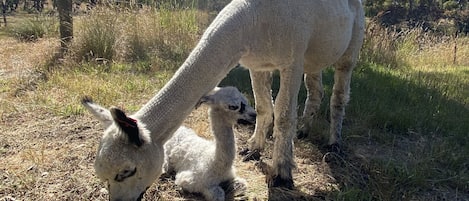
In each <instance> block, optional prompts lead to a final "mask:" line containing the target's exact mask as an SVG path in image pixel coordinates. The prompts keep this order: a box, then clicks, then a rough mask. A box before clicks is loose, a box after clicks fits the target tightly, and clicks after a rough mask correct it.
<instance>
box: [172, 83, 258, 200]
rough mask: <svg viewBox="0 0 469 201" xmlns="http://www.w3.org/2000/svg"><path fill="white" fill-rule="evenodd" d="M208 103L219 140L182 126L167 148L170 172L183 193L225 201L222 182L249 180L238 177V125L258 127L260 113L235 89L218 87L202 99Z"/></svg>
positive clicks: (204, 102)
mask: <svg viewBox="0 0 469 201" xmlns="http://www.w3.org/2000/svg"><path fill="white" fill-rule="evenodd" d="M199 104H207V105H208V106H209V107H210V108H209V118H210V123H211V129H212V133H213V135H214V138H215V140H214V141H210V140H207V139H204V138H201V137H199V136H198V135H197V134H196V133H195V132H194V131H193V130H191V129H189V128H187V127H184V126H181V127H180V128H179V129H178V130H177V131H176V133H175V134H174V136H173V137H172V138H170V139H169V140H168V141H167V142H166V144H165V145H164V149H165V164H164V165H163V168H164V170H165V171H166V172H172V171H175V172H176V181H175V183H176V184H177V185H179V186H181V187H182V189H183V190H185V191H188V192H192V193H196V192H198V193H202V194H203V196H204V197H205V199H206V200H216V201H220V200H225V192H224V190H223V189H222V188H221V187H220V183H222V182H226V181H229V182H230V181H235V182H241V184H242V185H245V181H244V180H242V179H239V178H235V177H236V176H235V170H234V167H233V160H234V159H235V155H236V144H235V138H234V134H233V126H234V125H235V124H237V123H238V124H254V123H255V120H256V112H255V110H254V108H252V107H251V106H249V105H247V100H246V98H245V97H244V96H243V94H241V92H239V91H238V89H237V88H235V87H224V88H215V89H214V90H213V91H212V92H210V93H209V94H208V95H206V96H204V97H202V99H201V100H200V101H199V103H198V105H199Z"/></svg>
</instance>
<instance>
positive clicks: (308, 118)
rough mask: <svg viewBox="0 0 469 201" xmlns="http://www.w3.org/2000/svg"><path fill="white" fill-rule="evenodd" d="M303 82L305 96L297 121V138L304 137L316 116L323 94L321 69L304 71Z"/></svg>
mask: <svg viewBox="0 0 469 201" xmlns="http://www.w3.org/2000/svg"><path fill="white" fill-rule="evenodd" d="M305 68H307V67H305ZM304 82H305V87H306V90H307V98H306V101H305V109H304V110H303V116H302V117H301V119H300V123H299V124H300V125H299V128H300V130H299V131H298V138H305V137H307V136H308V134H309V132H310V131H311V127H312V124H313V120H314V118H316V117H317V113H318V112H319V108H320V106H321V100H322V97H323V95H324V89H323V86H322V73H321V71H319V72H316V73H305V76H304Z"/></svg>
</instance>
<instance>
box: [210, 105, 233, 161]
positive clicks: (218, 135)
mask: <svg viewBox="0 0 469 201" xmlns="http://www.w3.org/2000/svg"><path fill="white" fill-rule="evenodd" d="M210 125H211V127H212V133H213V135H214V138H215V144H216V147H215V158H214V161H216V162H217V163H220V164H219V165H217V167H218V168H222V167H224V169H226V168H228V167H231V166H232V165H233V160H234V159H235V156H236V144H235V138H234V133H233V124H232V123H231V122H227V121H226V120H225V117H224V113H223V112H220V111H218V112H215V111H210Z"/></svg>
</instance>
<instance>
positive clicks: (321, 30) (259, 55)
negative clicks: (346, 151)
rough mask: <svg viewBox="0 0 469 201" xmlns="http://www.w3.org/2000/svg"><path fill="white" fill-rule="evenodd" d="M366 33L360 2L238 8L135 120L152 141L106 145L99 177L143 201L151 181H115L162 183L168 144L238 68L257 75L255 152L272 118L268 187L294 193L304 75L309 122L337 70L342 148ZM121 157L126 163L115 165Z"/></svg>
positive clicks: (295, 1)
mask: <svg viewBox="0 0 469 201" xmlns="http://www.w3.org/2000/svg"><path fill="white" fill-rule="evenodd" d="M363 32H364V13H363V8H362V5H361V1H360V0H328V1H319V0H233V1H231V2H230V3H229V4H228V5H227V6H226V7H225V8H224V9H223V10H222V11H221V12H220V13H219V15H218V16H217V17H216V18H215V20H214V21H213V22H212V24H211V25H210V26H209V27H208V28H207V30H206V31H205V33H204V34H203V36H202V38H201V40H200V41H199V43H198V44H197V46H196V47H195V48H194V50H193V51H192V52H191V54H190V55H189V57H188V58H187V59H186V61H185V62H184V63H183V64H182V66H181V67H180V68H179V69H178V71H177V72H176V73H175V75H174V76H173V77H172V78H171V80H170V81H169V82H168V83H167V84H166V85H165V86H164V87H163V88H162V89H161V90H160V91H159V92H158V94H156V96H154V97H153V98H152V99H151V100H150V101H149V102H148V103H146V104H145V105H144V106H143V107H142V108H141V109H140V110H139V111H138V112H137V113H136V114H135V115H133V116H132V119H135V120H136V122H137V124H136V125H137V126H138V127H139V128H140V125H146V129H147V130H148V131H149V133H150V139H151V142H148V143H138V144H135V143H123V141H125V140H122V139H125V138H126V137H123V138H119V137H114V138H109V137H108V138H106V137H105V138H103V140H102V141H101V148H100V149H99V150H98V154H97V156H96V161H95V164H96V165H95V167H98V168H97V169H102V170H106V173H104V172H102V171H98V170H97V174H98V175H99V176H100V177H101V178H105V179H106V180H107V181H110V182H109V187H110V189H111V190H110V195H111V197H112V198H116V199H117V198H120V197H125V198H133V199H137V198H138V196H139V195H140V194H141V193H142V192H144V191H145V188H146V187H148V186H149V184H148V183H147V182H141V183H140V182H137V181H136V182H137V183H136V182H134V180H133V179H131V177H133V176H129V177H126V178H127V179H120V180H121V181H118V180H116V179H115V178H116V177H117V176H118V175H122V173H125V170H127V171H128V170H129V169H130V170H134V169H132V168H137V169H136V172H137V173H138V171H139V170H140V169H142V168H144V169H145V168H147V169H145V171H151V174H150V173H148V174H149V176H147V177H146V178H150V177H151V178H150V179H156V178H157V177H158V176H159V175H160V173H161V167H162V164H163V162H162V161H163V153H162V149H163V148H162V146H163V144H164V143H165V142H166V141H167V140H168V139H169V138H170V137H171V136H172V135H173V133H174V131H176V130H177V129H178V128H179V126H180V125H181V123H182V122H183V120H184V119H185V118H186V116H187V115H188V114H189V113H190V112H191V111H192V109H193V108H194V106H195V105H196V103H197V101H198V100H200V98H201V97H202V96H203V95H204V94H206V93H208V92H209V91H210V90H211V89H213V88H214V87H215V86H216V85H217V84H218V83H219V82H220V81H221V80H222V79H223V77H225V76H226V74H228V72H229V71H230V70H231V69H232V68H233V67H234V66H235V65H237V64H238V62H239V63H241V64H243V66H246V67H248V68H249V69H250V72H251V77H252V85H253V90H254V97H255V99H256V111H257V113H258V117H257V120H256V122H257V123H256V124H257V126H256V130H255V134H254V136H253V137H252V138H251V139H252V140H251V146H250V147H251V149H252V150H253V149H259V150H261V149H263V147H264V143H263V142H264V140H265V139H264V136H265V132H266V130H267V127H268V126H269V125H270V123H271V122H272V121H273V120H272V116H273V117H274V120H275V124H274V129H273V136H274V138H275V141H274V150H273V155H274V157H273V158H274V160H273V164H272V166H273V168H272V171H271V173H272V174H271V175H269V176H268V181H269V182H268V183H269V186H284V187H290V188H291V187H293V179H292V168H293V167H294V162H293V137H294V135H295V132H296V116H297V111H296V106H297V99H298V98H297V95H298V91H299V88H300V85H301V79H302V77H303V75H304V76H305V80H306V86H307V88H308V90H309V91H308V100H307V102H306V109H305V113H306V115H305V118H304V119H309V118H310V117H309V116H310V115H311V114H314V111H315V106H317V105H318V104H319V100H320V97H321V94H322V93H317V91H322V87H321V70H322V69H323V68H324V67H326V66H329V65H332V64H335V69H336V71H335V75H334V77H335V80H334V82H335V83H334V89H333V93H332V99H331V128H330V129H331V137H330V143H331V144H337V143H340V137H339V136H340V133H341V127H342V119H343V116H344V107H345V105H346V103H347V101H348V97H349V91H350V80H351V73H352V69H353V68H354V66H355V63H356V61H357V57H358V52H359V49H360V46H361V44H362V40H363ZM274 70H278V71H279V72H280V80H281V83H280V90H279V93H278V96H277V98H276V100H275V103H276V104H275V107H273V106H272V101H271V92H270V79H269V77H270V72H271V71H274ZM272 114H273V115H272ZM107 135H109V136H126V134H125V132H122V128H119V124H117V123H112V124H111V125H109V127H108V128H107V129H106V131H105V136H107ZM134 136H135V135H134ZM136 136H137V137H139V136H140V135H136ZM134 141H135V140H134ZM136 141H137V142H138V140H136ZM145 142H146V141H145ZM138 145H140V146H138ZM148 146H153V147H154V148H155V149H158V150H161V153H159V151H158V153H156V154H155V151H153V150H154V149H149V148H147V147H148ZM106 147H119V149H116V150H109V149H106ZM156 147H158V148H156ZM116 156H118V159H119V161H117V162H116V161H114V160H111V158H117V157H116ZM122 164H125V165H122ZM155 164H156V165H155ZM130 172H133V171H130ZM137 173H135V174H132V175H136V174H137ZM119 178H121V177H119ZM127 180H129V182H127ZM130 181H132V182H130ZM137 184H138V185H137ZM136 186H138V187H136ZM129 189H131V190H129ZM124 194H125V195H124Z"/></svg>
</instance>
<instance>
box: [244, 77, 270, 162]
mask: <svg viewBox="0 0 469 201" xmlns="http://www.w3.org/2000/svg"><path fill="white" fill-rule="evenodd" d="M250 75H251V83H252V90H253V93H254V99H255V104H256V112H257V119H256V128H255V130H254V134H253V135H252V136H251V138H250V139H249V140H248V142H249V151H248V152H250V153H246V154H247V155H248V156H247V157H245V158H244V160H251V159H258V158H259V156H260V155H259V151H262V150H263V149H264V146H265V140H266V136H267V132H269V130H271V128H272V125H273V124H272V122H273V104H272V89H271V88H272V87H271V86H272V73H271V72H255V71H250ZM251 156H254V157H251Z"/></svg>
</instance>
